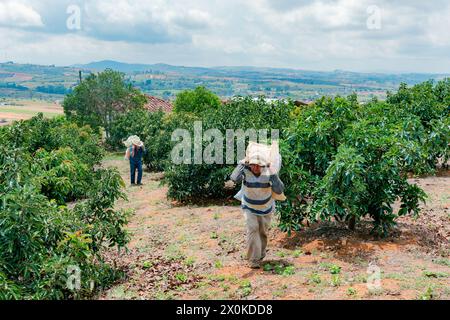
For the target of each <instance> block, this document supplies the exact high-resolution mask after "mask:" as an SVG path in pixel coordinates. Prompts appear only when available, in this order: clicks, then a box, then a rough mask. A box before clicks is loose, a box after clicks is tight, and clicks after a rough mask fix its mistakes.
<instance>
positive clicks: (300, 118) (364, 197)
mask: <svg viewBox="0 0 450 320" xmlns="http://www.w3.org/2000/svg"><path fill="white" fill-rule="evenodd" d="M448 86H449V82H448V80H445V81H442V82H439V83H438V84H437V85H436V86H434V85H433V84H432V83H431V82H426V83H423V84H420V85H416V86H414V87H412V88H407V87H406V86H405V85H401V86H400V88H399V91H398V92H397V93H396V94H389V97H388V100H387V102H378V101H376V100H374V101H372V102H370V103H368V104H366V105H360V104H358V103H357V102H356V99H355V97H354V96H350V97H348V98H342V97H336V98H322V99H319V100H318V101H316V102H315V103H314V104H313V105H312V106H309V107H305V108H303V109H301V110H300V111H298V112H296V113H294V114H295V115H294V119H293V121H292V122H291V125H290V126H289V128H288V129H287V130H286V132H285V134H284V139H283V141H282V145H281V149H282V156H283V164H284V166H283V168H282V180H283V181H284V182H285V184H286V186H287V189H286V195H287V197H288V201H286V202H285V203H281V204H279V211H280V218H281V219H280V220H281V225H280V226H281V228H282V229H283V230H285V231H290V230H298V229H299V228H300V227H301V225H302V221H304V220H309V221H320V220H329V219H331V218H335V219H337V220H343V221H348V222H349V223H350V225H351V224H352V223H353V222H354V221H358V220H360V219H362V218H363V217H364V216H366V215H367V216H370V217H371V218H373V221H374V231H375V232H377V233H378V234H380V235H386V234H387V232H388V230H389V228H390V227H392V226H393V225H394V224H395V219H396V218H397V217H398V216H401V215H405V214H408V213H413V214H418V212H419V203H420V202H421V201H423V200H424V199H425V196H426V195H425V193H424V192H423V191H422V190H421V189H420V188H419V187H418V186H416V185H415V184H409V183H408V181H407V176H408V173H413V174H426V173H428V174H429V173H433V172H434V170H435V168H436V165H437V163H438V161H439V160H441V161H442V159H443V161H444V162H445V161H447V160H448V159H449V156H448V145H449V142H450V141H449V139H450V134H449V133H450V132H449V128H450V127H449V114H448V106H447V107H446V102H445V101H448V92H449V90H448ZM305 199H306V200H305ZM396 200H400V202H401V206H400V210H399V211H398V212H394V210H393V207H392V205H393V203H394V202H395V201H396Z"/></svg>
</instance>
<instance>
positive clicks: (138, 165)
mask: <svg viewBox="0 0 450 320" xmlns="http://www.w3.org/2000/svg"><path fill="white" fill-rule="evenodd" d="M123 144H124V145H125V146H126V147H127V150H126V152H125V159H126V160H130V179H131V185H132V186H134V185H136V179H135V177H136V170H137V172H138V176H137V185H138V186H140V185H142V182H141V181H142V158H143V156H144V154H145V152H146V151H145V147H144V143H143V142H142V141H141V139H139V137H138V136H130V137H129V138H128V139H127V140H126V141H124V142H123Z"/></svg>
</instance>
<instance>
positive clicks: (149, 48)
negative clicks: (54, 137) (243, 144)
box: [0, 0, 450, 73]
mask: <svg viewBox="0 0 450 320" xmlns="http://www.w3.org/2000/svg"><path fill="white" fill-rule="evenodd" d="M74 6H75V7H74ZM74 8H75V11H74ZM78 12H79V15H78ZM68 20H69V25H70V27H68V26H67V22H68ZM78 22H80V23H79V25H78ZM74 26H75V27H74ZM78 27H79V28H78ZM449 30H450V2H448V1H446V0H434V1H417V0H411V1H406V0H397V1H388V0H367V1H366V0H318V1H307V0H297V1H295V0H247V1H246V0H222V1H218V0H14V1H13V0H0V61H7V60H13V61H15V62H21V63H25V62H28V63H39V64H56V65H70V64H75V63H87V62H91V61H98V60H104V59H112V60H119V61H123V62H130V63H159V62H162V63H169V64H174V65H187V66H224V65H227V66H238V65H251V66H265V67H289V68H297V69H309V70H335V69H344V70H352V71H375V72H436V73H450V32H449Z"/></svg>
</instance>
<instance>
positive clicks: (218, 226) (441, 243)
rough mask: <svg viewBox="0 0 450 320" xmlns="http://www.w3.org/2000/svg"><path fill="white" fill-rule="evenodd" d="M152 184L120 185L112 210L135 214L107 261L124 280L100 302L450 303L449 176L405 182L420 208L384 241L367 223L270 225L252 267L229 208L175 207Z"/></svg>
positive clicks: (148, 179)
mask: <svg viewBox="0 0 450 320" xmlns="http://www.w3.org/2000/svg"><path fill="white" fill-rule="evenodd" d="M105 165H107V166H117V167H118V168H119V170H120V172H121V174H122V175H123V177H124V179H125V181H126V182H127V183H128V166H127V163H126V162H125V161H123V160H118V159H117V157H116V158H110V159H107V160H105ZM160 178H161V175H160V174H155V173H148V172H145V173H144V179H143V183H144V186H143V187H128V188H127V194H128V197H129V202H121V203H120V204H119V206H121V207H127V208H133V209H135V215H134V216H133V217H132V219H131V222H130V224H129V226H128V227H129V230H130V231H131V232H132V233H133V236H132V241H131V243H130V245H129V249H130V251H129V252H128V253H120V254H118V253H116V252H111V253H110V254H109V255H108V257H109V258H110V259H114V260H116V262H117V264H118V265H119V266H121V267H123V268H124V269H125V270H126V272H127V279H125V280H124V281H123V282H121V283H118V284H116V285H115V286H114V287H112V288H111V289H109V290H107V291H106V292H104V293H103V294H102V295H101V296H100V299H417V298H434V299H449V298H450V278H449V275H450V260H449V257H448V252H449V246H448V240H449V236H450V232H449V226H450V225H449V220H450V216H449V206H450V177H445V176H444V177H433V178H425V179H415V180H412V181H413V182H415V183H418V184H419V185H420V186H421V187H423V188H424V189H425V191H427V192H429V195H430V199H429V202H428V203H427V204H426V206H425V207H424V210H423V213H422V216H421V217H420V218H419V219H417V220H416V221H414V220H413V219H412V218H409V217H408V218H401V219H400V220H399V225H398V228H397V229H396V231H395V232H394V233H393V235H392V236H391V237H390V238H387V239H383V240H377V239H375V238H373V237H371V236H369V235H368V231H367V228H369V224H368V223H363V224H362V225H360V226H359V227H358V229H357V231H355V232H351V231H348V230H347V229H346V228H345V227H344V226H342V225H338V224H336V223H332V222H330V223H322V224H320V225H313V226H310V227H309V228H307V229H305V230H304V231H302V232H299V233H297V234H293V235H292V236H291V237H288V236H287V235H286V234H284V233H281V232H280V231H279V230H278V229H277V228H276V221H273V227H272V229H271V232H270V242H269V252H268V254H267V257H266V263H265V265H264V268H263V269H260V270H252V269H250V268H248V267H246V265H245V262H244V260H243V253H244V249H245V228H244V218H243V216H242V214H241V212H240V209H239V207H238V206H236V205H235V203H224V204H223V205H211V206H207V207H200V206H178V205H177V204H176V203H175V202H171V201H169V200H167V199H166V188H165V187H161V186H160V185H159V184H160V180H159V179H160ZM378 271H379V272H380V276H381V281H380V283H379V284H380V285H379V286H377V282H376V278H375V277H374V275H375V274H376V273H377V272H378ZM368 282H369V283H370V284H373V286H372V287H370V289H369V287H368V286H367V283H368Z"/></svg>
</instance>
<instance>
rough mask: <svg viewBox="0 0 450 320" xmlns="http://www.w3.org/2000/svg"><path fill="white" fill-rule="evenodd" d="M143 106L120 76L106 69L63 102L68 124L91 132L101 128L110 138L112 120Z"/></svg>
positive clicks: (141, 96)
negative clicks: (72, 123) (89, 129)
mask: <svg viewBox="0 0 450 320" xmlns="http://www.w3.org/2000/svg"><path fill="white" fill-rule="evenodd" d="M145 102H146V98H145V96H144V95H143V94H142V93H141V92H140V91H139V90H138V89H135V88H133V87H132V85H131V84H130V83H127V82H126V81H125V76H124V74H123V73H120V72H117V71H113V70H111V69H106V70H105V71H103V72H100V73H98V74H94V73H92V74H90V75H89V76H88V77H87V78H86V79H84V80H83V81H82V82H81V83H80V84H79V85H78V86H76V87H75V88H74V89H73V91H72V92H71V93H69V94H68V95H67V96H66V97H65V98H64V101H63V107H64V113H65V114H66V116H67V118H68V119H69V120H72V121H74V122H76V123H77V124H80V125H86V124H88V125H90V126H91V127H92V128H94V129H99V128H100V127H103V128H104V129H105V133H106V137H107V138H109V137H110V133H111V126H112V123H113V121H114V119H115V117H116V116H117V115H118V114H120V113H123V112H126V111H128V110H131V109H134V108H138V107H142V106H143V105H144V104H145Z"/></svg>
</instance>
